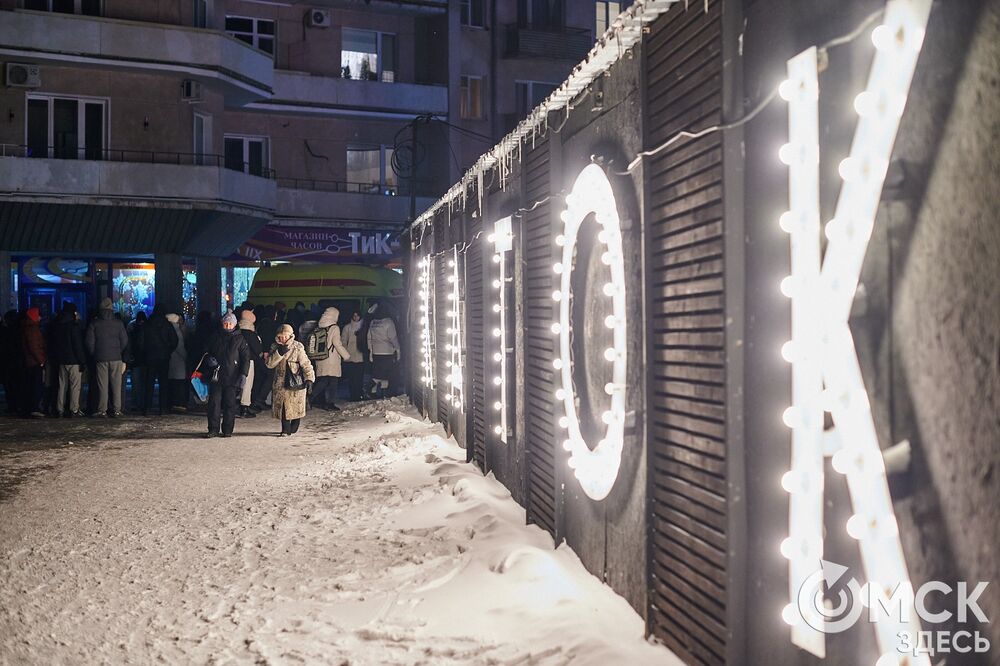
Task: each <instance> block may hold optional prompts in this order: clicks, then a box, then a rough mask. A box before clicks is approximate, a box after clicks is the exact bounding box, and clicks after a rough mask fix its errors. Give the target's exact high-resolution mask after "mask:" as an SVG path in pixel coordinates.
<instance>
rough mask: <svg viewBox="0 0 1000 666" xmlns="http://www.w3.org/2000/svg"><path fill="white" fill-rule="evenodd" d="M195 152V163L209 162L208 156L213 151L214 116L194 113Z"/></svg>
mask: <svg viewBox="0 0 1000 666" xmlns="http://www.w3.org/2000/svg"><path fill="white" fill-rule="evenodd" d="M193 152H194V163H195V164H208V159H207V158H208V155H209V154H210V153H211V152H212V116H206V115H204V114H201V113H195V114H194V150H193ZM215 166H218V164H216V165H215Z"/></svg>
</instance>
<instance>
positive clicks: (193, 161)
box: [0, 143, 276, 180]
mask: <svg viewBox="0 0 1000 666" xmlns="http://www.w3.org/2000/svg"><path fill="white" fill-rule="evenodd" d="M43 152H44V153H45V154H40V153H43ZM0 157H28V158H49V159H57V160H93V161H104V162H134V163H138V164H174V165H181V166H183V165H189V166H210V167H225V168H227V169H232V170H233V171H242V172H243V173H246V174H249V175H251V176H259V177H261V178H268V179H271V180H274V179H275V178H276V174H275V172H274V169H266V168H258V167H257V166H256V165H251V164H250V163H249V162H243V164H242V167H241V166H240V165H239V163H234V162H233V161H232V160H226V157H225V155H211V154H206V153H178V152H172V151H163V150H132V149H122V148H100V149H95V148H66V147H62V146H48V147H47V148H46V149H42V150H33V149H32V147H30V146H26V145H23V144H21V145H17V144H10V143H0Z"/></svg>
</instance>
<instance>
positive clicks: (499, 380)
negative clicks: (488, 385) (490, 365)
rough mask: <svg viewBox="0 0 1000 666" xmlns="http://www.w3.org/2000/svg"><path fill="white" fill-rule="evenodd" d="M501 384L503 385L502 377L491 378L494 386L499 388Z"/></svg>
mask: <svg viewBox="0 0 1000 666" xmlns="http://www.w3.org/2000/svg"><path fill="white" fill-rule="evenodd" d="M501 384H503V377H501V376H499V375H497V376H496V377H494V378H493V385H494V386H500V385H501Z"/></svg>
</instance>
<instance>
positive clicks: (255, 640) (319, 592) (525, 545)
mask: <svg viewBox="0 0 1000 666" xmlns="http://www.w3.org/2000/svg"><path fill="white" fill-rule="evenodd" d="M12 423H13V422H12V421H6V422H4V423H3V424H0V428H4V429H5V430H0V433H4V434H0V440H6V441H0V451H2V458H0V471H2V474H3V475H2V476H0V489H4V488H6V490H7V492H6V493H4V494H2V495H0V663H3V664H24V663H33V664H52V663H67V664H68V663H88V664H92V663H152V662H157V661H159V662H166V663H211V664H224V663H260V664H295V663H332V664H511V665H513V664H519V665H520V664H524V665H526V664H545V665H548V664H602V665H604V664H616V665H617V664H680V662H679V661H678V660H677V659H676V658H675V657H673V655H672V654H671V653H670V652H669V651H667V650H666V649H665V648H663V647H661V646H656V645H651V644H649V643H647V642H646V641H644V640H643V637H642V634H643V625H642V621H641V619H640V618H639V616H638V615H637V614H636V613H635V612H634V611H633V610H632V609H631V608H630V607H629V606H628V604H626V603H625V601H624V600H623V599H621V598H620V597H618V596H616V595H615V594H614V593H613V592H612V591H611V590H610V588H608V587H606V586H604V585H603V584H602V583H601V582H600V581H598V580H597V579H596V578H594V577H593V576H591V575H590V574H588V573H587V572H586V571H585V570H584V568H583V566H582V565H581V563H580V561H579V560H578V559H577V557H576V555H575V554H574V553H573V552H572V551H571V550H570V549H569V548H567V547H566V546H562V547H560V548H558V549H555V550H553V548H552V540H551V538H550V537H549V536H548V534H546V533H545V532H543V531H542V530H540V529H538V528H537V527H534V526H525V525H524V511H523V510H522V509H521V508H520V507H519V506H518V505H517V504H515V503H514V502H513V501H512V500H511V498H510V495H509V493H508V492H507V490H506V489H505V488H504V487H503V486H501V485H500V484H499V483H497V482H496V481H495V480H494V479H492V478H488V477H487V478H484V477H483V476H482V474H481V473H480V472H479V471H478V470H477V469H476V468H475V467H473V466H471V465H469V464H466V463H465V462H464V460H465V451H464V450H463V449H461V448H459V447H458V446H457V445H455V443H454V442H453V441H451V440H445V439H444V438H443V432H442V431H441V429H440V427H439V426H436V425H432V424H429V423H426V422H423V421H421V420H419V416H418V415H417V414H416V412H414V411H413V410H412V408H410V407H409V406H408V405H407V404H406V403H405V402H404V401H402V400H400V399H395V400H392V401H386V402H383V403H379V404H366V405H363V406H360V407H357V408H353V409H351V410H348V411H345V412H342V413H340V414H334V415H329V414H326V413H319V414H317V413H310V415H309V416H308V417H307V419H306V421H305V422H304V425H303V430H302V431H300V433H299V435H298V436H296V437H295V438H292V439H279V438H277V437H275V436H274V435H273V433H274V432H275V431H276V430H277V428H276V422H275V421H273V420H272V419H270V418H269V415H268V414H266V413H265V414H262V415H261V416H260V417H258V418H257V419H253V420H240V421H238V422H237V434H236V436H235V437H233V438H231V439H212V440H204V439H199V438H197V435H199V434H200V433H201V432H203V431H204V422H203V421H202V419H201V418H195V417H194V416H191V417H170V418H164V419H129V420H126V421H124V422H101V423H98V424H94V425H91V424H92V423H93V422H92V421H86V422H85V421H82V420H78V421H72V422H69V421H66V422H62V421H60V422H54V421H46V422H44V424H39V425H38V426H37V427H35V428H32V434H31V435H30V437H31V438H34V440H35V441H36V442H37V441H39V438H40V437H49V438H50V439H51V440H52V441H51V442H50V443H49V444H47V445H46V446H45V447H40V446H35V445H33V446H22V445H21V443H20V442H19V441H12V440H16V439H17V438H18V435H16V434H15V435H13V436H12V435H11V433H12V431H11V430H10V429H9V425H10V424H12ZM63 424H66V425H65V426H63ZM24 427H25V424H24V422H19V423H18V424H17V428H18V429H23V428H24ZM39 428H41V429H42V431H41V432H39V430H38V429H39ZM54 433H60V434H61V435H63V439H65V441H62V440H56V439H55V438H56V435H55V434H54ZM71 436H75V437H76V438H77V439H78V440H86V441H85V442H82V441H77V442H75V443H74V444H70V443H69V442H70V440H69V439H67V438H68V437H71ZM25 437H29V436H28V435H25ZM15 481H16V482H17V485H16V486H13V490H11V487H12V484H13V483H14V482H15Z"/></svg>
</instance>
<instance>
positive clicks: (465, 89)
mask: <svg viewBox="0 0 1000 666" xmlns="http://www.w3.org/2000/svg"><path fill="white" fill-rule="evenodd" d="M458 104H459V107H458V115H459V117H460V118H468V119H475V118H482V117H483V77H481V76H464V75H463V76H461V77H459V83H458Z"/></svg>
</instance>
